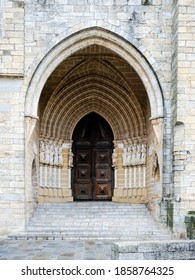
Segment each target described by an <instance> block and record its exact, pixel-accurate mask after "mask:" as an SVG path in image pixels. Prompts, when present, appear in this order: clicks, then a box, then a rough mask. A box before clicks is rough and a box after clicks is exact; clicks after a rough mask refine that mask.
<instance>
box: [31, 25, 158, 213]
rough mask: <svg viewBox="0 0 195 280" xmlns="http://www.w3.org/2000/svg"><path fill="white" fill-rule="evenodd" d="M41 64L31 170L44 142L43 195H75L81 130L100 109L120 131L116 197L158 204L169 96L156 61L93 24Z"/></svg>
mask: <svg viewBox="0 0 195 280" xmlns="http://www.w3.org/2000/svg"><path fill="white" fill-rule="evenodd" d="M81 37H82V38H81ZM72 38H74V42H72V43H71V40H72ZM40 65H41V66H43V67H38V68H37V70H36V71H35V73H34V76H33V78H32V82H31V84H30V86H29V89H28V93H27V98H26V134H27V137H26V139H27V140H26V154H27V155H28V156H27V157H26V162H27V164H26V174H28V170H29V165H28V162H30V159H31V156H32V153H31V151H32V147H33V143H36V144H37V145H39V166H38V167H39V178H38V181H39V187H38V201H39V202H67V201H72V200H73V198H74V197H73V194H72V182H73V176H72V174H74V171H73V169H74V168H75V167H74V165H75V162H74V161H73V162H72V161H71V157H72V154H73V155H74V152H75V150H74V149H75V148H74V147H73V145H72V144H73V140H74V136H73V134H74V130H75V128H76V126H77V124H78V123H79V122H80V120H82V118H84V116H87V115H88V114H91V113H92V112H96V113H97V114H99V116H102V117H103V118H104V120H106V121H107V122H108V123H109V125H110V127H111V129H112V132H113V135H114V137H113V139H114V141H113V152H114V151H115V153H116V158H115V164H114V175H115V176H114V177H115V180H114V182H113V183H114V190H113V196H112V200H113V201H120V202H122V201H125V202H131V203H148V205H149V204H152V205H155V209H156V208H158V206H159V203H160V201H161V198H162V186H163V185H162V178H163V176H162V170H163V168H162V167H163V165H162V163H163V149H162V144H163V99H162V92H161V88H160V86H159V81H158V79H157V76H156V74H155V72H154V70H153V68H152V66H151V65H150V63H149V62H148V61H147V60H146V59H143V55H141V53H140V51H137V50H136V48H135V47H134V46H132V45H131V44H130V43H128V42H126V41H124V40H121V38H120V37H118V36H117V35H116V34H112V33H107V32H105V30H99V29H98V30H96V29H91V30H90V31H89V30H88V31H87V32H86V30H83V31H82V32H81V33H79V34H74V36H72V37H70V38H67V39H66V40H64V41H63V42H61V43H60V44H59V45H57V46H56V47H55V48H54V49H53V50H52V51H51V52H50V53H48V54H47V55H46V57H45V58H44V59H43V61H42V62H41V64H40ZM46 66H47V67H46ZM45 67H46V68H45ZM48 69H49V70H48ZM46 70H47V71H46ZM40 77H41V78H40ZM33 116H34V117H33ZM35 116H38V117H37V118H36V117H35ZM29 120H30V121H29ZM34 121H35V122H34ZM154 153H157V155H158V161H159V174H160V178H161V179H160V184H159V186H160V187H158V188H151V185H152V184H151V182H152V164H153V161H152V159H153V154H154ZM73 158H74V160H75V155H74V157H73ZM27 159H28V161H27ZM26 181H27V184H26V185H28V184H29V182H28V180H26ZM26 189H27V188H26ZM27 190H28V189H27ZM89 197H90V196H89ZM89 197H88V198H89ZM153 208H154V207H153Z"/></svg>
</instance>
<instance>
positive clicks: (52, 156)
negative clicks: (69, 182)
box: [49, 142, 54, 165]
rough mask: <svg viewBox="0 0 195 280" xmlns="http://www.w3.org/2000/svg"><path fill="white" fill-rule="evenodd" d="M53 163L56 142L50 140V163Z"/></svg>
mask: <svg viewBox="0 0 195 280" xmlns="http://www.w3.org/2000/svg"><path fill="white" fill-rule="evenodd" d="M53 163H54V144H53V143H52V142H50V155H49V164H50V165H53Z"/></svg>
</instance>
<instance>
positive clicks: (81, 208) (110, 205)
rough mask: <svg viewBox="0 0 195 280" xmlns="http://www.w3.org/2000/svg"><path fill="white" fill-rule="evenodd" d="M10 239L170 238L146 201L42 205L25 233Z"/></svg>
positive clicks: (169, 234)
mask: <svg viewBox="0 0 195 280" xmlns="http://www.w3.org/2000/svg"><path fill="white" fill-rule="evenodd" d="M9 238H10V239H47V240H49V239H52V240H53V239H64V240H77V239H98V240H100V239H102V240H132V241H133V240H135V241H136V240H170V239H173V237H172V235H171V233H170V232H169V231H168V229H166V228H164V227H163V226H162V225H160V224H158V223H157V222H156V221H155V220H154V219H153V218H152V216H151V214H150V212H149V211H148V209H147V208H146V206H145V205H143V204H126V203H115V202H73V203H66V204H42V205H38V207H37V208H36V211H35V213H34V215H33V217H32V218H31V220H30V222H29V224H28V225H27V228H26V232H23V233H20V234H18V235H14V236H10V237H9Z"/></svg>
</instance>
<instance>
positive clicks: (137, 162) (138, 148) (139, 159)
mask: <svg viewBox="0 0 195 280" xmlns="http://www.w3.org/2000/svg"><path fill="white" fill-rule="evenodd" d="M136 164H137V165H140V164H141V145H140V144H137V152H136Z"/></svg>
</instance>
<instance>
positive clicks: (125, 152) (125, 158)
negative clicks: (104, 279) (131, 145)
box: [123, 147, 127, 166]
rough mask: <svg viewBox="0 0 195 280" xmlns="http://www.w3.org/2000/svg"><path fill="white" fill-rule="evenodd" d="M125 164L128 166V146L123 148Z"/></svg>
mask: <svg viewBox="0 0 195 280" xmlns="http://www.w3.org/2000/svg"><path fill="white" fill-rule="evenodd" d="M123 166H127V147H124V148H123Z"/></svg>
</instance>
